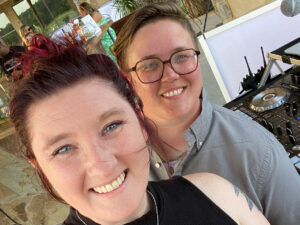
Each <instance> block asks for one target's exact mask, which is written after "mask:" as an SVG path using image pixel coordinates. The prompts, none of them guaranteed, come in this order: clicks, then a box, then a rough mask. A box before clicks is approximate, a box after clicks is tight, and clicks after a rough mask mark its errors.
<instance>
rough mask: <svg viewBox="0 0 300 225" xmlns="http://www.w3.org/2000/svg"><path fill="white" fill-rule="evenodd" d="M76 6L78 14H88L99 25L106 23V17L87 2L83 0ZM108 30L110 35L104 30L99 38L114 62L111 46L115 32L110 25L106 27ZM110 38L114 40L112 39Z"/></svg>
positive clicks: (83, 15)
mask: <svg viewBox="0 0 300 225" xmlns="http://www.w3.org/2000/svg"><path fill="white" fill-rule="evenodd" d="M78 8H79V14H80V16H82V17H85V16H86V15H90V16H91V17H92V18H93V20H94V21H95V22H96V23H97V25H98V26H99V27H100V26H101V25H104V24H106V23H107V20H106V18H105V17H104V16H103V15H102V14H101V13H100V12H99V11H98V10H96V9H94V8H93V7H92V6H91V5H90V4H89V3H87V2H83V3H81V4H80V5H79V7H78ZM108 31H109V32H110V35H111V37H110V36H109V34H108V32H106V33H105V34H104V35H103V37H102V38H101V43H102V45H103V47H104V49H105V51H106V52H107V54H108V56H109V57H110V58H111V59H113V60H114V61H115V62H116V60H115V57H114V56H113V54H112V51H111V47H112V46H113V44H114V40H115V39H116V33H115V31H114V30H113V29H112V28H111V27H110V28H109V29H108ZM112 38H113V39H114V40H112Z"/></svg>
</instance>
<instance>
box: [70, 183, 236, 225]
mask: <svg viewBox="0 0 300 225" xmlns="http://www.w3.org/2000/svg"><path fill="white" fill-rule="evenodd" d="M148 190H149V191H150V192H151V193H152V194H153V196H154V198H155V200H156V202H157V206H158V211H159V220H160V225H237V223H236V222H235V221H234V220H233V219H231V217H229V216H228V215H227V214H226V213H225V212H224V211H223V210H222V209H220V208H219V207H218V206H217V205H216V204H215V203H214V202H212V201H211V200H210V199H209V198H208V197H207V196H206V195H205V194H204V193H203V192H202V191H200V190H199V189H198V188H197V187H196V186H194V185H193V184H192V183H190V182H189V181H188V180H186V179H184V178H183V177H173V178H172V179H170V180H163V181H158V182H157V181H156V182H149V184H148ZM80 217H81V218H82V219H83V220H84V222H85V223H86V224H88V225H99V224H96V223H94V222H93V221H91V220H89V219H88V218H85V217H84V216H82V215H80ZM156 224H157V222H156V211H155V207H154V206H153V207H152V209H151V210H150V211H149V212H148V213H147V214H145V215H144V216H142V217H141V218H139V219H137V220H135V221H133V222H131V223H128V224H126V225H156ZM64 225H83V223H82V222H81V221H80V220H79V219H78V217H77V215H76V213H75V210H74V209H71V211H70V215H69V217H68V218H67V220H66V221H65V222H64Z"/></svg>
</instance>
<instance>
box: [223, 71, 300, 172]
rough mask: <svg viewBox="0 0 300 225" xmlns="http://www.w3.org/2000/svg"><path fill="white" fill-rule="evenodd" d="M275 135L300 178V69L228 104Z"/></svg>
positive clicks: (228, 106) (280, 76) (281, 76)
mask: <svg viewBox="0 0 300 225" xmlns="http://www.w3.org/2000/svg"><path fill="white" fill-rule="evenodd" d="M224 107H226V108H229V109H231V110H233V111H236V112H237V113H240V114H241V115H242V116H244V117H246V118H248V119H252V120H254V121H256V122H257V123H259V124H261V125H262V126H264V127H265V128H266V129H267V130H268V131H270V132H271V133H273V134H274V135H275V137H276V138H277V139H278V141H279V142H280V143H281V144H282V145H283V146H284V148H285V150H286V152H287V154H288V156H289V158H290V159H291V161H292V163H293V164H294V165H295V167H296V169H297V171H298V173H299V174H300V67H296V68H294V69H292V70H290V71H289V72H288V73H286V74H285V75H279V76H277V77H275V78H273V79H272V80H271V81H270V82H269V83H267V84H266V85H265V86H263V87H261V88H259V89H257V90H255V91H251V92H248V93H246V94H244V95H243V96H241V97H238V98H237V99H235V100H233V101H231V102H229V103H227V104H226V105H224Z"/></svg>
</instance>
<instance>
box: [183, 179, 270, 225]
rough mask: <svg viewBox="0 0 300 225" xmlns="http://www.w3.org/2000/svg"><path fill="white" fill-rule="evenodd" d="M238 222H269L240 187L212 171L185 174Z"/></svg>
mask: <svg viewBox="0 0 300 225" xmlns="http://www.w3.org/2000/svg"><path fill="white" fill-rule="evenodd" d="M184 177H185V178H186V179H187V180H189V181H190V182H191V183H192V184H194V185H195V186H196V187H197V188H199V189H200V190H201V191H202V192H203V193H204V194H205V195H206V196H207V197H208V198H210V200H212V201H213V202H214V203H215V204H216V205H217V206H219V208H221V209H222V210H223V211H224V212H225V213H226V214H228V215H229V216H230V217H231V218H232V219H233V220H235V221H236V222H237V223H238V224H249V225H250V224H251V225H252V224H269V223H268V221H267V220H266V219H265V217H264V216H263V215H262V214H261V213H260V211H259V210H258V209H257V208H256V206H255V205H254V203H253V202H252V200H251V199H250V198H249V197H248V196H247V195H246V194H245V193H244V192H243V191H241V190H240V189H239V188H238V187H236V186H235V185H233V184H232V183H230V182H229V181H227V180H226V179H224V178H222V177H220V176H218V175H216V174H212V173H196V174H190V175H187V176H184Z"/></svg>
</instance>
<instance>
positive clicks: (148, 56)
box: [139, 46, 187, 61]
mask: <svg viewBox="0 0 300 225" xmlns="http://www.w3.org/2000/svg"><path fill="white" fill-rule="evenodd" d="M183 49H187V47H183V46H182V47H177V48H174V49H173V50H172V51H171V54H170V55H172V54H173V53H174V52H177V51H180V50H183ZM169 57H170V56H169ZM152 58H160V57H158V56H157V55H156V54H151V55H146V56H144V57H142V58H141V59H140V60H139V61H142V60H145V59H152Z"/></svg>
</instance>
